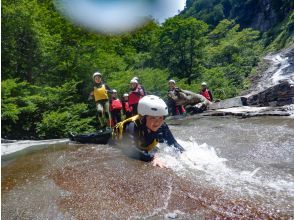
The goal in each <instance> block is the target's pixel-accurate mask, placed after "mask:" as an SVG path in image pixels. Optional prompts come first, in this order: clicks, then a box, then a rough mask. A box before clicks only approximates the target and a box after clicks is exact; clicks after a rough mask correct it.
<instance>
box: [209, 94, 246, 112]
mask: <svg viewBox="0 0 294 220" xmlns="http://www.w3.org/2000/svg"><path fill="white" fill-rule="evenodd" d="M246 101H247V98H245V97H240V96H237V97H234V98H230V99H226V100H223V101H220V102H214V103H212V104H211V105H210V106H209V109H212V110H214V109H224V108H232V107H239V106H244V105H247V104H246Z"/></svg>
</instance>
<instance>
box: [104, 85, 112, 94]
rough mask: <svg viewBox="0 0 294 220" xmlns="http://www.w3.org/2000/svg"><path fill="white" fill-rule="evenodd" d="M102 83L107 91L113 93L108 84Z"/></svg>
mask: <svg viewBox="0 0 294 220" xmlns="http://www.w3.org/2000/svg"><path fill="white" fill-rule="evenodd" d="M104 85H105V88H106V90H107V92H108V93H110V94H112V93H113V92H112V89H111V88H110V87H109V86H108V85H106V84H104Z"/></svg>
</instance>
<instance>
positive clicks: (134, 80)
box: [130, 79, 138, 84]
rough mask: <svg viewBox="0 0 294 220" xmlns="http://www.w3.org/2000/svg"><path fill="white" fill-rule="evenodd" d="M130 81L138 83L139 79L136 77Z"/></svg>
mask: <svg viewBox="0 0 294 220" xmlns="http://www.w3.org/2000/svg"><path fill="white" fill-rule="evenodd" d="M130 83H137V84H138V80H136V79H132V80H131V81H130Z"/></svg>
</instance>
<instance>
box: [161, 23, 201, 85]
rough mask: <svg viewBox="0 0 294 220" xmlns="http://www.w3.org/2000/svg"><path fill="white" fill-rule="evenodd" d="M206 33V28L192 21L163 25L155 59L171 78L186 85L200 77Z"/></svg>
mask: <svg viewBox="0 0 294 220" xmlns="http://www.w3.org/2000/svg"><path fill="white" fill-rule="evenodd" d="M206 30H207V25H206V24H205V23H204V22H202V21H198V20H196V19H194V18H187V19H184V18H181V17H174V18H170V19H168V20H167V21H166V22H165V23H164V24H163V26H162V28H161V30H160V34H159V40H158V45H157V48H156V51H155V57H156V58H157V59H158V60H159V61H160V65H161V66H162V67H165V68H168V70H169V71H170V77H172V76H177V77H178V78H185V79H187V82H188V84H191V82H192V79H195V78H197V77H199V74H200V72H201V69H202V67H201V66H202V58H203V48H204V45H205V44H204V42H205V41H204V33H205V32H206Z"/></svg>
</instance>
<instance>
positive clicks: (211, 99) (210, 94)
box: [208, 90, 213, 102]
mask: <svg viewBox="0 0 294 220" xmlns="http://www.w3.org/2000/svg"><path fill="white" fill-rule="evenodd" d="M208 94H209V96H210V101H211V102H212V101H213V98H212V93H211V92H210V90H208Z"/></svg>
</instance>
